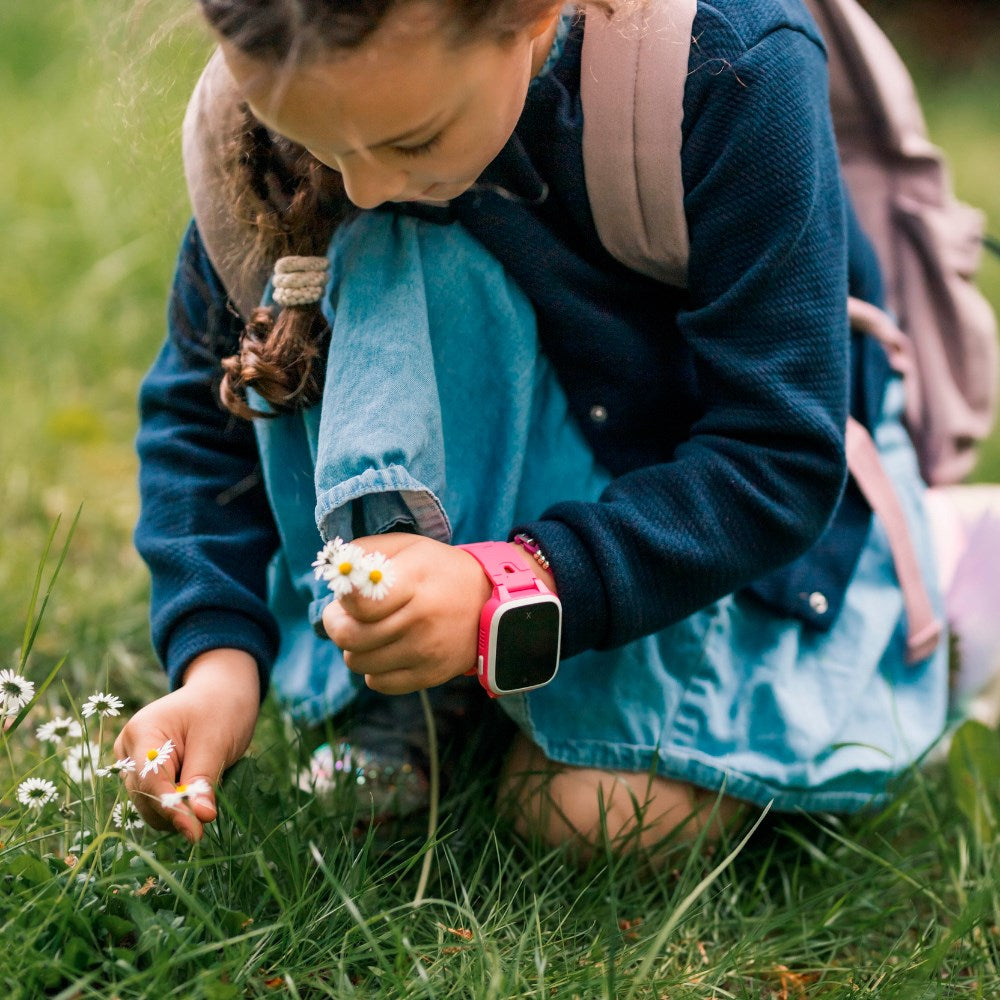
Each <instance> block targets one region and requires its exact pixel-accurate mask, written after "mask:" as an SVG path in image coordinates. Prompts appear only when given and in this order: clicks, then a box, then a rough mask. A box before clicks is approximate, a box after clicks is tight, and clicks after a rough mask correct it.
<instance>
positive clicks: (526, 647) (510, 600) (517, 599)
mask: <svg viewBox="0 0 1000 1000" xmlns="http://www.w3.org/2000/svg"><path fill="white" fill-rule="evenodd" d="M458 548H460V549H465V551H466V552H468V553H469V555H470V556H472V557H473V558H474V559H476V560H477V561H478V562H479V564H480V565H481V566H482V567H483V569H484V570H485V572H486V575H487V576H488V577H489V579H490V581H491V582H492V584H493V596H492V597H491V598H490V599H489V600H488V601H487V602H486V606H485V607H484V608H483V613H482V615H481V616H480V618H479V659H478V662H477V665H476V673H477V674H478V676H479V683H480V684H482V686H483V687H484V688H486V691H487V692H488V693H489V695H490V697H492V698H496V697H497V696H499V695H505V694H514V693H515V692H517V691H531V690H532V689H534V688H539V687H543V686H544V685H545V684H548V683H549V681H551V680H552V679H553V678H554V677H555V675H556V671H557V670H558V669H559V643H560V638H561V635H562V605H561V604H560V603H559V598H558V597H556V595H555V594H553V593H552V591H551V590H549V588H548V587H546V586H545V584H544V583H542V581H541V580H539V579H538V577H536V576H535V574H534V573H532V571H531V569H530V568H529V567H528V566H527V565H526V564H525V562H523V561H522V560H521V559H520V558H519V556H518V555H517V554H516V552H514V551H512V550H511V547H510V546H509V545H508V544H506V543H505V542H476V543H474V544H471V545H460V546H458Z"/></svg>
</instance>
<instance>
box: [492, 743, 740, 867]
mask: <svg viewBox="0 0 1000 1000" xmlns="http://www.w3.org/2000/svg"><path fill="white" fill-rule="evenodd" d="M498 803H499V807H500V809H501V811H502V812H503V813H505V814H506V815H507V816H508V817H509V818H510V819H511V820H512V822H513V823H514V826H515V828H516V829H517V831H518V832H519V833H520V834H521V835H522V836H526V837H538V838H540V839H541V840H542V841H543V842H544V843H545V844H548V845H550V846H556V845H558V844H565V843H567V842H570V843H572V844H573V847H574V850H575V853H576V854H577V857H578V858H579V859H580V860H581V861H583V862H586V861H588V860H589V859H590V858H591V857H592V856H593V854H594V852H595V851H596V850H598V849H600V848H601V846H602V845H603V844H604V842H605V838H607V842H608V843H609V844H610V845H611V847H612V849H613V850H616V851H622V850H624V851H633V850H639V851H641V852H642V853H643V854H645V855H648V856H649V857H650V858H651V860H652V861H653V862H654V863H656V862H657V861H660V862H662V861H663V860H664V858H665V857H666V852H665V851H663V850H658V848H665V847H669V846H674V845H676V844H678V843H687V842H691V841H693V840H696V839H698V838H700V837H702V836H704V837H705V838H706V839H707V840H709V841H714V840H716V839H717V838H718V837H719V836H720V835H721V834H722V833H723V832H724V830H726V829H727V828H729V827H731V826H733V825H734V824H735V823H736V822H738V821H739V819H740V818H741V817H742V816H743V815H744V813H745V810H746V808H747V804H746V803H743V802H740V801H739V800H737V799H734V798H730V797H729V796H728V795H720V794H718V793H715V792H710V791H708V790H706V789H704V788H699V787H698V786H696V785H692V784H690V783H688V782H684V781H674V780H671V779H670V778H662V777H658V776H657V775H654V774H649V773H645V772H636V771H606V770H600V769H597V768H590V767H571V766H569V765H566V764H557V763H554V762H553V761H550V760H549V759H548V758H547V757H546V756H545V755H544V754H543V753H542V751H541V750H540V749H539V748H538V747H537V746H536V745H535V744H534V743H532V742H531V741H530V740H529V739H528V738H527V737H526V736H524V734H523V733H518V734H517V736H515V737H514V742H513V745H512V747H511V750H510V753H509V755H508V757H507V761H506V764H505V767H504V771H503V775H502V777H501V783H500V790H499V796H498Z"/></svg>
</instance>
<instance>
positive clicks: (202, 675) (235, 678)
mask: <svg viewBox="0 0 1000 1000" xmlns="http://www.w3.org/2000/svg"><path fill="white" fill-rule="evenodd" d="M181 684H182V686H183V687H191V686H195V687H202V686H210V687H220V686H223V685H224V686H225V687H226V688H227V690H228V691H229V692H231V693H239V694H240V695H243V694H247V695H250V696H251V697H252V698H253V700H254V702H255V703H258V702H259V701H260V672H259V670H258V669H257V661H256V660H255V659H254V658H253V657H252V656H251V655H250V654H249V653H247V652H245V651H244V650H242V649H230V648H226V647H223V648H219V649H210V650H208V651H206V652H204V653H201V654H199V655H198V656H196V657H195V658H194V659H193V660H192V661H191V662H190V663H189V664H188V665H187V669H186V670H185V671H184V676H183V679H182V681H181Z"/></svg>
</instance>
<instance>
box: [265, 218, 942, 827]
mask: <svg viewBox="0 0 1000 1000" xmlns="http://www.w3.org/2000/svg"><path fill="white" fill-rule="evenodd" d="M329 256H330V261H331V279H330V283H329V285H328V288H327V292H326V295H325V298H324V301H323V305H322V307H323V310H324V313H325V315H326V318H327V320H328V321H329V323H330V326H331V330H332V336H331V346H330V352H329V359H328V367H327V376H326V383H325V389H324V395H323V398H322V401H321V403H320V405H318V406H316V407H313V408H311V409H309V410H305V411H301V412H298V413H293V414H289V415H285V416H280V417H277V418H272V419H263V420H258V421H257V423H256V425H255V428H256V433H257V437H258V443H259V447H260V454H261V458H262V465H263V469H264V476H265V483H266V487H267V490H268V495H269V499H270V502H271V506H272V509H273V511H274V515H275V520H276V522H277V525H278V529H279V533H280V536H281V548H280V550H279V552H278V554H277V555H276V556H275V558H274V560H273V562H272V564H271V566H270V576H269V600H270V605H271V608H272V610H273V611H274V613H275V615H276V617H277V619H278V622H279V624H280V629H281V646H280V650H279V654H278V658H277V661H276V663H275V666H274V670H273V674H272V683H273V686H274V690H275V692H276V694H277V696H278V698H279V699H280V700H281V701H282V702H283V703H284V704H285V706H286V707H287V708H288V710H289V711H290V712H291V713H292V714H293V715H295V716H297V717H299V718H300V719H302V720H304V721H313V722H315V721H318V720H321V719H323V718H325V717H327V716H329V715H331V714H333V713H336V712H337V711H339V710H340V709H342V708H344V707H345V706H347V705H348V704H350V703H351V702H352V701H354V699H355V698H356V697H357V695H358V693H359V691H360V690H363V689H364V685H363V682H362V681H361V680H360V678H358V677H356V676H355V675H354V674H352V673H351V672H350V671H349V670H348V669H347V667H346V666H345V664H344V662H343V658H342V656H341V654H340V651H339V650H338V649H337V648H336V646H335V645H334V644H333V643H332V642H330V641H329V640H328V639H324V638H321V637H320V635H319V634H318V631H317V626H318V624H319V622H320V619H321V615H322V610H323V607H324V606H325V605H326V603H328V601H329V600H331V599H332V598H331V595H330V594H329V592H328V591H327V590H326V587H325V584H324V583H323V582H321V581H317V580H316V579H315V575H314V573H313V570H312V567H311V564H312V561H313V560H314V559H315V557H316V552H317V550H318V549H319V548H320V546H321V545H322V543H323V542H324V541H326V540H329V539H331V538H333V537H335V536H338V535H339V536H340V537H342V538H345V539H350V538H351V537H355V536H360V535H369V534H377V533H379V532H383V531H392V530H399V529H401V528H402V529H405V530H413V531H417V532H420V533H423V534H426V535H428V536H430V537H433V538H436V539H438V540H440V541H442V542H452V543H462V542H471V541H482V540H485V539H501V538H506V537H507V534H508V531H509V528H510V525H512V524H515V523H517V522H518V521H521V520H525V519H530V518H533V517H537V516H538V514H539V513H540V512H541V511H543V510H544V509H545V508H546V507H548V506H549V505H551V504H552V503H554V502H557V501H560V500H567V499H577V500H584V501H596V500H598V499H599V497H600V495H601V492H602V490H603V488H604V487H605V486H606V485H607V483H608V482H609V479H610V477H609V475H608V474H607V473H606V472H605V471H604V470H603V469H602V468H601V467H600V466H599V465H598V464H597V463H596V461H595V459H594V457H593V454H592V453H591V451H590V449H589V447H588V445H587V443H586V442H585V440H584V438H583V436H582V434H581V433H580V431H579V429H578V427H577V425H576V423H575V421H574V420H573V419H572V417H571V416H570V414H569V411H568V408H567V402H566V398H565V396H564V394H563V391H562V389H561V388H560V386H559V384H558V382H557V381H556V378H555V376H554V374H553V371H552V368H551V367H550V365H549V364H548V363H547V361H546V359H545V357H544V356H543V355H542V354H541V353H540V352H539V348H538V342H537V337H536V329H535V320H534V314H533V311H532V308H531V305H530V303H529V302H528V301H527V299H526V298H525V297H524V295H523V294H522V293H521V292H520V291H519V289H518V288H517V286H516V285H515V283H514V282H513V281H512V280H511V279H510V278H509V276H508V275H507V274H506V273H505V271H504V270H503V268H502V267H501V266H500V265H499V264H498V263H497V262H496V260H495V259H494V258H492V257H491V256H490V254H488V253H487V252H486V251H485V250H484V249H483V248H482V246H481V245H480V244H479V243H478V242H477V241H475V240H474V239H473V238H472V237H471V236H469V235H468V234H467V233H466V232H465V231H464V230H463V229H462V228H461V226H460V225H459V224H457V223H455V224H453V225H449V226H441V225H435V224H429V223H426V222H423V221H421V220H419V219H415V218H410V217H406V216H399V215H395V214H392V213H389V212H378V211H376V212H367V213H364V214H363V215H362V216H360V217H359V218H357V219H356V220H354V221H353V222H351V223H349V224H346V225H344V226H342V227H341V228H340V230H339V231H338V232H337V234H336V235H335V236H334V238H333V241H332V242H331V245H330V248H329ZM266 300H267V301H270V293H269V292H268V295H267V298H266ZM253 402H254V403H255V405H258V406H266V404H264V403H263V402H262V401H261V400H260V399H259V398H258V399H256V400H254V401H253ZM902 409H903V390H902V384H901V383H900V382H898V381H894V382H892V383H891V384H890V386H889V388H888V391H887V392H886V394H885V400H884V406H883V413H882V418H881V421H880V422H879V423H878V425H877V426H876V427H875V428H874V438H875V441H876V444H877V446H878V449H879V452H880V454H881V458H882V461H883V464H884V467H885V469H886V471H887V473H888V475H889V476H890V478H891V480H892V481H893V483H894V485H895V487H896V490H897V492H898V494H899V497H900V499H901V502H902V504H903V506H904V510H905V513H906V515H907V518H908V521H909V525H910V528H911V532H912V534H913V538H914V540H915V544H916V548H917V552H918V556H919V559H920V560H921V563H922V566H923V568H924V571H925V578H926V579H927V580H928V581H929V583H930V584H931V585H933V581H934V580H935V579H936V574H935V572H934V567H933V564H932V548H931V542H930V537H929V532H928V529H927V525H926V520H925V516H924V512H923V504H922V493H923V485H922V482H921V480H920V476H919V473H918V470H917V463H916V457H915V454H914V452H913V448H912V446H911V444H910V440H909V437H908V435H907V433H906V431H905V429H904V427H903V425H902V423H901V414H902ZM934 599H935V600H938V598H937V595H936V593H935V594H934ZM938 603H940V602H939V601H938ZM319 631H321V628H320V629H319ZM946 671H947V658H946V650H945V647H944V643H942V644H941V645H940V646H939V647H938V649H937V650H936V651H935V652H934V653H933V654H932V655H931V656H930V657H928V658H927V659H925V660H923V661H921V662H919V663H916V664H910V663H907V662H906V621H905V615H904V610H903V601H902V594H901V591H900V589H899V586H898V583H897V579H896V574H895V570H894V568H893V562H892V556H891V554H890V551H889V546H888V542H887V539H886V536H885V533H884V531H883V529H882V527H881V525H880V524H879V522H878V520H877V519H875V520H874V521H873V526H872V529H871V531H870V533H869V537H868V540H867V543H866V545H865V548H864V550H863V552H862V555H861V558H860V560H859V562H858V565H857V569H856V571H855V573H854V576H853V578H852V582H851V584H850V586H849V588H848V592H847V596H846V600H845V603H844V606H843V608H842V610H841V611H840V613H839V615H838V618H837V621H836V623H835V624H834V626H833V627H832V628H831V629H830V630H829V631H828V632H820V631H817V630H814V629H812V628H810V627H809V626H808V625H805V624H803V623H802V622H800V621H798V620H797V619H792V618H789V617H785V616H782V615H779V614H777V613H775V612H773V611H771V610H769V609H768V608H766V607H765V606H764V605H762V604H761V603H759V602H757V601H756V600H755V599H754V598H752V597H750V596H747V595H744V594H734V595H729V596H727V597H724V598H723V599H721V600H719V601H717V602H716V603H714V604H712V605H710V606H709V607H706V608H703V609H702V610H700V611H698V612H697V613H695V614H693V615H691V616H690V617H688V618H686V619H684V620H682V621H679V622H677V623H676V624H674V625H672V626H670V627H668V628H666V629H664V630H663V631H661V632H658V633H656V634H654V635H650V636H647V637H645V638H643V639H640V640H637V641H634V642H631V643H629V644H627V645H625V646H622V647H620V648H617V649H614V650H607V651H587V652H584V653H581V654H579V655H577V656H574V657H572V658H571V659H569V660H566V661H565V662H564V663H563V664H562V666H561V668H560V671H559V674H558V675H557V677H556V679H555V680H554V681H553V682H552V683H551V684H550V685H548V686H547V687H544V688H541V689H538V690H535V691H532V692H528V693H525V694H516V695H511V696H507V697H505V698H501V699H499V704H500V705H501V707H502V708H503V709H504V710H505V711H506V712H508V713H509V714H510V716H511V717H512V718H513V719H514V721H515V722H516V723H517V725H518V726H519V727H520V728H521V730H522V731H523V732H524V733H525V734H526V735H527V736H528V737H529V738H530V739H532V740H533V741H534V742H535V743H536V744H537V745H538V746H539V747H540V748H541V750H542V751H543V752H544V753H545V755H546V756H547V757H548V758H550V759H552V760H554V761H559V762H563V763H566V764H571V765H580V766H587V767H597V768H605V769H617V770H627V771H645V772H649V773H654V772H655V773H657V774H659V775H662V776H665V777H669V778H674V779H679V780H683V781H688V782H692V783H694V784H696V785H699V786H701V787H704V788H708V789H713V790H718V789H725V791H726V793H727V794H729V795H732V796H735V797H738V798H742V799H746V800H749V801H752V802H756V803H759V804H765V803H772V804H773V805H774V807H775V808H777V809H782V810H796V809H805V810H834V811H853V810H858V809H861V808H864V807H866V806H871V805H877V804H879V803H880V802H882V801H884V800H885V798H886V797H887V795H888V794H889V790H890V784H891V782H892V780H893V779H894V778H895V777H896V776H898V775H899V774H900V773H901V772H902V771H904V770H905V769H906V768H908V767H909V766H910V765H912V764H913V762H915V761H916V760H917V759H919V758H920V756H921V755H922V754H923V753H924V752H925V751H926V750H927V748H928V747H929V746H930V745H931V744H932V743H933V741H934V740H935V739H936V738H937V737H938V736H939V735H940V733H941V731H942V729H943V726H944V723H945V715H946V691H947V683H946ZM483 697H485V693H484V694H483Z"/></svg>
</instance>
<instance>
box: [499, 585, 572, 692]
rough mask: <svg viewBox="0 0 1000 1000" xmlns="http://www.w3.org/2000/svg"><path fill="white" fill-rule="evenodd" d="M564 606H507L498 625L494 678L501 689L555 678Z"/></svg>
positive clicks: (508, 689)
mask: <svg viewBox="0 0 1000 1000" xmlns="http://www.w3.org/2000/svg"><path fill="white" fill-rule="evenodd" d="M559 618H560V608H559V605H558V604H556V603H555V601H545V602H538V603H537V604H526V605H524V606H522V607H513V608H507V609H506V610H505V611H504V613H503V615H502V616H501V618H500V621H499V623H498V628H497V640H496V652H495V655H494V673H493V681H494V683H495V684H496V686H497V688H499V689H500V690H501V691H516V690H517V689H518V688H526V687H534V686H537V685H539V684H544V683H546V681H550V680H551V679H552V675H553V674H554V673H555V670H556V667H557V666H558V663H559Z"/></svg>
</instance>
